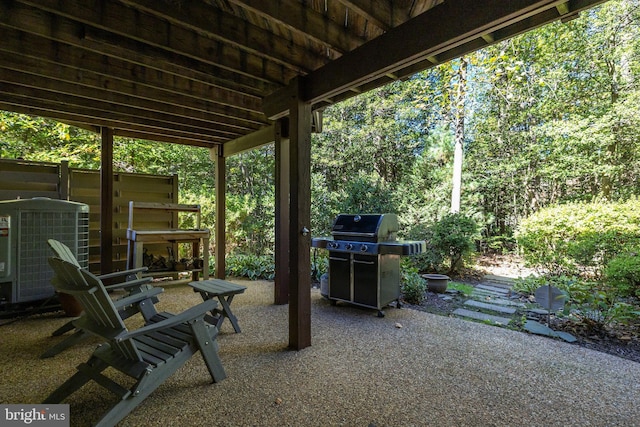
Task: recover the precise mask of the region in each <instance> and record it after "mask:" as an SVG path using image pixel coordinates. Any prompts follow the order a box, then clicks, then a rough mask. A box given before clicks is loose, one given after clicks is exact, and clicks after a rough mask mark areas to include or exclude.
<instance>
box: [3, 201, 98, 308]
mask: <svg viewBox="0 0 640 427" xmlns="http://www.w3.org/2000/svg"><path fill="white" fill-rule="evenodd" d="M48 239H55V240H58V241H60V242H62V243H64V244H65V245H67V246H69V248H70V249H71V251H72V252H73V253H74V254H75V256H76V258H77V259H78V261H79V263H80V266H81V267H83V268H87V267H88V265H89V206H88V205H86V204H84V203H76V202H70V201H66V200H54V199H47V198H33V199H22V200H4V201H0V307H1V306H3V305H11V304H22V303H28V302H32V301H39V300H44V299H47V298H50V297H52V296H53V295H54V294H55V290H54V288H53V286H52V285H51V278H52V277H53V270H52V269H51V267H50V266H49V263H48V261H47V260H48V258H49V257H51V256H53V251H52V250H51V249H50V248H49V245H48V244H47V240H48Z"/></svg>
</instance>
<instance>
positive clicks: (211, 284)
mask: <svg viewBox="0 0 640 427" xmlns="http://www.w3.org/2000/svg"><path fill="white" fill-rule="evenodd" d="M189 286H191V287H192V288H193V290H194V292H200V295H201V296H202V299H203V300H205V301H206V300H209V299H213V298H218V301H219V302H220V305H219V306H218V307H216V308H215V309H213V310H211V316H212V319H207V320H208V321H211V320H212V323H213V325H215V327H216V328H218V331H219V330H220V326H222V322H224V319H225V317H226V318H228V319H229V321H230V322H231V324H232V325H233V329H234V330H235V331H236V333H239V332H240V325H238V319H237V318H236V316H235V315H234V314H233V312H232V311H231V301H233V297H235V296H236V295H237V294H241V293H243V292H244V291H245V290H246V289H247V287H246V286H242V285H236V284H235V283H231V282H227V281H226V280H222V279H208V280H200V281H195V282H190V283H189ZM220 306H221V307H222V308H219V307H220Z"/></svg>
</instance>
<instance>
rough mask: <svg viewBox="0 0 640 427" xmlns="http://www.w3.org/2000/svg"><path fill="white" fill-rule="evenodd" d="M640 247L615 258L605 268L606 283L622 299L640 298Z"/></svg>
mask: <svg viewBox="0 0 640 427" xmlns="http://www.w3.org/2000/svg"><path fill="white" fill-rule="evenodd" d="M639 251H640V247H638V246H635V247H632V248H630V249H629V250H627V251H625V252H623V253H620V254H619V255H617V256H615V257H614V258H613V259H612V260H611V261H610V262H609V263H608V264H607V267H606V268H605V271H604V278H605V281H606V283H607V284H608V285H609V286H610V287H612V288H613V289H614V291H615V292H616V293H617V294H619V295H620V296H621V297H628V296H633V295H635V296H637V297H640V252H639Z"/></svg>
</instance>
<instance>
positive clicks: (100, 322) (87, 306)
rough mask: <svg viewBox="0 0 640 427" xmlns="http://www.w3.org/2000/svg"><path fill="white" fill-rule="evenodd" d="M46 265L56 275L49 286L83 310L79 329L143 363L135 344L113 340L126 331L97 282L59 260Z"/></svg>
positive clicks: (104, 291)
mask: <svg viewBox="0 0 640 427" xmlns="http://www.w3.org/2000/svg"><path fill="white" fill-rule="evenodd" d="M49 265H51V268H53V271H54V273H55V275H54V277H53V279H52V281H51V282H52V283H53V286H54V287H55V288H56V290H57V291H58V292H64V293H66V294H70V295H73V296H74V297H75V298H76V299H77V300H78V301H79V302H80V305H82V308H83V309H84V316H82V317H81V318H80V319H79V320H78V322H79V323H81V325H79V326H81V327H82V328H83V329H85V330H87V331H89V332H91V333H93V334H95V335H98V336H100V337H102V338H104V339H106V340H108V341H109V344H110V345H111V347H112V348H113V349H115V350H117V351H119V352H120V353H121V355H122V356H123V357H124V358H125V359H128V360H134V361H140V360H142V358H141V356H140V353H139V352H138V349H137V347H136V345H135V342H133V341H132V340H123V341H119V340H116V339H114V338H115V337H117V336H118V335H119V334H121V333H123V332H126V330H127V328H126V326H125V324H124V322H123V321H122V318H121V317H120V315H119V314H118V310H117V309H116V308H115V306H114V305H113V301H112V300H111V298H110V297H109V294H108V293H107V290H106V289H105V287H104V285H103V284H102V282H101V281H100V279H98V278H97V277H96V276H95V275H93V274H92V273H90V272H89V271H86V270H84V269H81V268H80V267H78V266H76V265H75V264H73V263H72V262H69V261H66V260H63V259H60V258H56V257H52V258H49Z"/></svg>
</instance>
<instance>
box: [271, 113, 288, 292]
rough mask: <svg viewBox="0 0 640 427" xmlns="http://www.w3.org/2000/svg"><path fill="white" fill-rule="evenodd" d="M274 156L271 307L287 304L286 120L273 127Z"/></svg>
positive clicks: (281, 120)
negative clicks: (273, 272)
mask: <svg viewBox="0 0 640 427" xmlns="http://www.w3.org/2000/svg"><path fill="white" fill-rule="evenodd" d="M274 130H275V132H274V133H275V134H274V137H275V154H276V212H275V217H276V247H275V251H276V253H275V262H276V271H275V273H276V277H275V286H274V304H286V303H287V302H289V251H290V244H289V170H290V160H291V159H290V158H289V120H288V119H287V118H282V119H279V120H278V121H277V122H276V124H275V128H274Z"/></svg>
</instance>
